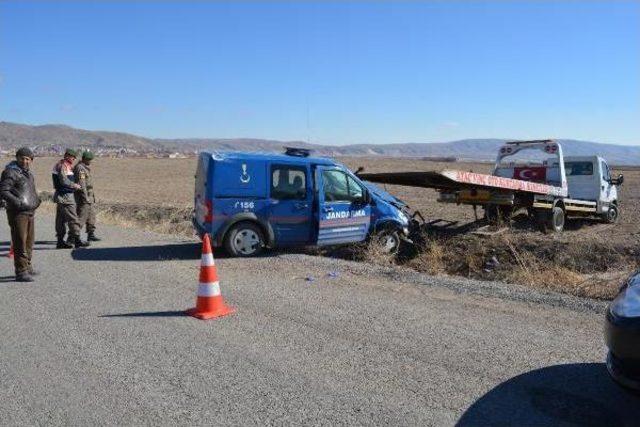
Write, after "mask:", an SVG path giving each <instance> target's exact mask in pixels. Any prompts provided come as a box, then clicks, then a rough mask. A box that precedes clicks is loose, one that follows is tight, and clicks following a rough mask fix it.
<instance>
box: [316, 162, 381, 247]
mask: <svg viewBox="0 0 640 427" xmlns="http://www.w3.org/2000/svg"><path fill="white" fill-rule="evenodd" d="M316 186H317V187H316V188H317V191H318V209H317V212H316V215H317V218H318V236H317V244H318V245H335V244H341V243H352V242H361V241H363V240H364V239H366V238H367V233H368V231H369V224H370V222H371V206H370V204H369V202H368V200H369V198H368V197H367V190H366V189H365V188H364V186H363V185H361V184H360V183H359V182H357V181H356V180H355V179H354V178H353V177H352V176H351V175H350V174H348V173H347V172H346V171H344V170H343V169H340V168H338V167H327V166H318V167H317V169H316Z"/></svg>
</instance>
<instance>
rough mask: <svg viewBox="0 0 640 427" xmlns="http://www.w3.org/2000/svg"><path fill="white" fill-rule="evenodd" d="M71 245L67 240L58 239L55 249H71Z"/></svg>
mask: <svg viewBox="0 0 640 427" xmlns="http://www.w3.org/2000/svg"><path fill="white" fill-rule="evenodd" d="M71 248H73V245H72V244H71V243H69V242H65V241H64V239H58V244H57V245H56V249H71Z"/></svg>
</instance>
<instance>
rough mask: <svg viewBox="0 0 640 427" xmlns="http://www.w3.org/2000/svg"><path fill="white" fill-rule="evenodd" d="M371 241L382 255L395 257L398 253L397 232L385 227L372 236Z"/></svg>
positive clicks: (398, 238) (398, 241)
mask: <svg viewBox="0 0 640 427" xmlns="http://www.w3.org/2000/svg"><path fill="white" fill-rule="evenodd" d="M372 241H373V244H374V245H375V246H376V249H377V250H379V251H381V252H382V253H383V254H387V255H395V254H397V253H398V249H399V248H400V233H399V232H398V230H395V229H393V228H391V227H386V228H384V229H382V230H380V231H378V232H377V233H376V234H375V235H374V236H373V239H372Z"/></svg>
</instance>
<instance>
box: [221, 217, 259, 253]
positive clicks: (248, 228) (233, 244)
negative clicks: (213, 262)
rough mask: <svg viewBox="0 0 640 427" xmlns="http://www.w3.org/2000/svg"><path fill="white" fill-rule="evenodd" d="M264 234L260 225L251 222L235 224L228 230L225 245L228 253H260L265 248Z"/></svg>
mask: <svg viewBox="0 0 640 427" xmlns="http://www.w3.org/2000/svg"><path fill="white" fill-rule="evenodd" d="M264 246H265V244H264V235H263V233H262V230H261V229H260V227H258V226H257V225H256V224H254V223H251V222H240V223H238V224H235V225H234V226H233V227H231V229H230V230H229V231H228V232H227V235H226V236H225V239H224V247H225V249H226V250H227V253H229V255H232V256H237V257H251V256H256V255H259V254H260V253H261V252H262V251H263V249H264Z"/></svg>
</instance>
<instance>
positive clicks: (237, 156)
mask: <svg viewBox="0 0 640 427" xmlns="http://www.w3.org/2000/svg"><path fill="white" fill-rule="evenodd" d="M202 154H206V155H210V156H211V157H212V158H213V159H214V160H222V159H230V160H248V161H263V162H266V161H269V162H273V161H276V162H287V163H292V164H300V165H307V164H309V163H316V164H319V165H327V166H334V165H338V164H339V163H338V162H336V161H334V160H332V159H329V158H326V157H299V156H288V155H285V154H275V153H243V152H235V151H232V152H227V151H203V152H202Z"/></svg>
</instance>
